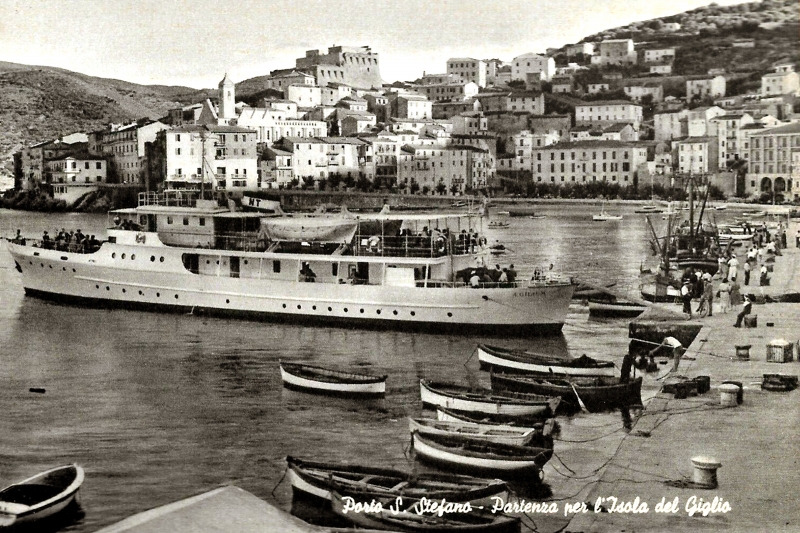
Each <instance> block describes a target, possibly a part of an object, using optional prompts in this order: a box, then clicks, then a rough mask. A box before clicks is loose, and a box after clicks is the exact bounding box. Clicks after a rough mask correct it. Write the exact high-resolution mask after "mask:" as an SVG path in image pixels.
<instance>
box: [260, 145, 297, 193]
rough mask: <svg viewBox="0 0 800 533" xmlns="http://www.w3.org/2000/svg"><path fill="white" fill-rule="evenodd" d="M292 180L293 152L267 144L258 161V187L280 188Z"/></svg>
mask: <svg viewBox="0 0 800 533" xmlns="http://www.w3.org/2000/svg"><path fill="white" fill-rule="evenodd" d="M291 181H292V152H289V151H287V150H282V149H280V148H278V147H276V146H267V147H265V148H264V151H263V153H262V154H261V160H259V162H258V187H259V188H260V189H278V188H282V187H285V186H286V185H288V184H289V183H290V182H291Z"/></svg>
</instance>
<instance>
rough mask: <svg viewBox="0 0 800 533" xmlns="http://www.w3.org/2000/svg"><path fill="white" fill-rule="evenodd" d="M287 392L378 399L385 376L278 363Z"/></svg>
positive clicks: (384, 382)
mask: <svg viewBox="0 0 800 533" xmlns="http://www.w3.org/2000/svg"><path fill="white" fill-rule="evenodd" d="M280 365H281V379H282V380H283V386H284V387H286V388H287V389H293V390H301V391H304V392H313V393H317V394H328V395H334V396H345V397H359V398H362V397H380V396H384V395H385V394H386V378H387V376H375V375H370V374H356V373H354V372H341V371H339V370H331V369H328V368H323V367H320V366H313V365H305V364H300V363H285V362H282V361H281V363H280Z"/></svg>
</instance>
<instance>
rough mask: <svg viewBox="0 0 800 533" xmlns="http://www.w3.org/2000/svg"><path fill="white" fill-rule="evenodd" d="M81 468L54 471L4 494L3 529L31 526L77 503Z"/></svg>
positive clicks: (0, 511)
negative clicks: (24, 525) (74, 502)
mask: <svg viewBox="0 0 800 533" xmlns="http://www.w3.org/2000/svg"><path fill="white" fill-rule="evenodd" d="M83 476H84V472H83V468H81V467H80V466H78V465H69V466H60V467H58V468H53V469H52V470H48V471H46V472H42V473H41V474H37V475H35V476H33V477H29V478H28V479H26V480H23V481H20V482H19V483H14V484H13V485H9V486H8V487H6V488H4V489H3V490H2V491H0V527H7V526H11V525H12V524H13V525H17V524H29V523H31V522H34V521H36V520H40V519H42V518H46V517H48V516H52V515H54V514H56V513H58V512H60V511H62V510H63V509H64V508H65V507H67V506H68V505H69V504H70V503H72V502H73V501H75V498H76V497H77V495H78V490H80V488H81V484H82V483H83Z"/></svg>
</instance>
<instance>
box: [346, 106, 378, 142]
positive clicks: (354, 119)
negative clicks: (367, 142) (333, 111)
mask: <svg viewBox="0 0 800 533" xmlns="http://www.w3.org/2000/svg"><path fill="white" fill-rule="evenodd" d="M341 111H345V110H342V109H337V114H338V113H339V112H341ZM376 123H377V121H376V120H375V115H373V114H372V113H368V112H366V111H347V113H346V114H345V115H344V116H342V117H341V118H340V119H339V133H340V134H341V135H342V136H345V137H347V136H351V135H358V134H359V133H364V132H367V131H370V130H371V129H372V128H374V127H375V125H376Z"/></svg>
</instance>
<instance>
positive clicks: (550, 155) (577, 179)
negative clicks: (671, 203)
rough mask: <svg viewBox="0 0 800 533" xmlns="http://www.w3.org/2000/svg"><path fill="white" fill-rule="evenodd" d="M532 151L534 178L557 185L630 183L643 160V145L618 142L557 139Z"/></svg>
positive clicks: (645, 157)
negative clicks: (563, 140) (572, 141)
mask: <svg viewBox="0 0 800 533" xmlns="http://www.w3.org/2000/svg"><path fill="white" fill-rule="evenodd" d="M532 152H533V155H532V159H533V161H532V163H531V165H532V168H533V177H534V180H535V181H537V182H544V183H556V184H559V185H566V184H568V183H587V182H595V181H602V182H609V183H619V184H620V185H622V186H630V185H633V184H634V177H635V176H636V172H637V170H638V169H639V167H640V166H641V165H643V164H646V163H647V147H646V146H644V145H642V144H640V143H625V142H620V141H580V142H574V143H564V142H560V143H557V144H553V145H550V146H545V147H542V148H534V149H533V151H532Z"/></svg>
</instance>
